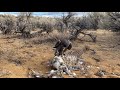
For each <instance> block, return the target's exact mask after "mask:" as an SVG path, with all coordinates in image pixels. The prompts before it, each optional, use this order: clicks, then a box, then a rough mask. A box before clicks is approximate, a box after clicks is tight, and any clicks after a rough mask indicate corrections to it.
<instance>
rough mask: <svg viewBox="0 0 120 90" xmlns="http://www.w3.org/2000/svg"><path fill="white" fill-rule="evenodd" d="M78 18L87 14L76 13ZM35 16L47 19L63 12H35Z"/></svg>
mask: <svg viewBox="0 0 120 90" xmlns="http://www.w3.org/2000/svg"><path fill="white" fill-rule="evenodd" d="M18 13H19V12H0V14H12V15H17V14H18ZM76 13H77V15H78V16H82V15H85V14H86V13H85V12H76ZM33 15H34V16H45V17H59V16H61V15H62V12H33Z"/></svg>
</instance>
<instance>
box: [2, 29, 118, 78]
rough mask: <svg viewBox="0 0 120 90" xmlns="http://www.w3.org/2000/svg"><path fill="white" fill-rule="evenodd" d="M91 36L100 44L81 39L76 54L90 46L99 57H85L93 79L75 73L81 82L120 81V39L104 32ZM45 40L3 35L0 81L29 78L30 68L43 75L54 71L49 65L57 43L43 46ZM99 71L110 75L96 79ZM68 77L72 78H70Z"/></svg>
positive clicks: (98, 31)
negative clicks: (93, 80)
mask: <svg viewBox="0 0 120 90" xmlns="http://www.w3.org/2000/svg"><path fill="white" fill-rule="evenodd" d="M90 32H92V33H94V34H96V35H97V42H96V43H93V42H91V39H89V37H86V38H83V40H79V39H78V40H76V41H74V42H73V48H72V50H74V49H82V48H83V47H84V46H85V45H88V46H90V48H91V49H94V50H95V51H96V53H97V55H96V56H92V55H91V54H90V52H85V53H84V54H83V55H82V58H84V60H85V61H86V62H88V63H90V65H91V66H92V67H91V69H90V70H89V75H81V74H80V71H75V73H76V74H77V76H78V77H79V78H120V35H117V34H115V33H113V32H110V31H104V30H97V31H90ZM41 38H42V37H41V36H39V37H36V38H32V39H25V40H24V39H21V38H16V37H11V36H3V35H0V78H28V72H29V70H28V69H29V68H31V69H33V70H35V71H39V72H42V73H46V72H48V71H50V70H51V68H50V67H48V66H47V64H46V62H47V61H49V60H51V59H52V58H53V57H54V50H53V48H52V47H53V46H54V43H55V42H52V41H51V42H43V41H40V40H41ZM97 59H100V62H97V61H96V60H97ZM99 69H102V70H104V71H105V72H107V74H106V75H104V76H103V77H100V76H98V75H96V73H97V72H98V71H99ZM64 77H65V78H69V77H68V76H67V75H65V76H64Z"/></svg>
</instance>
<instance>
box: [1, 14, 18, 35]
mask: <svg viewBox="0 0 120 90" xmlns="http://www.w3.org/2000/svg"><path fill="white" fill-rule="evenodd" d="M15 22H16V21H15V17H13V16H10V15H4V16H2V17H1V18H0V29H1V31H2V33H3V34H11V33H12V32H13V31H14V30H15Z"/></svg>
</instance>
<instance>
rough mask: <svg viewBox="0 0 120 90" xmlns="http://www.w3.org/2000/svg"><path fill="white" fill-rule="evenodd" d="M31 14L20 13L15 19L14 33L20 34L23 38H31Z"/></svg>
mask: <svg viewBox="0 0 120 90" xmlns="http://www.w3.org/2000/svg"><path fill="white" fill-rule="evenodd" d="M31 15H32V13H31V12H21V13H20V15H19V16H18V17H17V22H16V23H17V26H16V27H17V29H16V31H15V33H21V34H22V36H23V37H24V38H29V37H31V34H30V31H31V27H30V17H31Z"/></svg>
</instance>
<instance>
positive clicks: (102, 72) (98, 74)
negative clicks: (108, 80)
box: [95, 70, 105, 77]
mask: <svg viewBox="0 0 120 90" xmlns="http://www.w3.org/2000/svg"><path fill="white" fill-rule="evenodd" d="M95 75H97V76H99V77H102V76H104V75H105V71H103V70H99V71H98V72H97V73H96V74H95Z"/></svg>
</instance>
